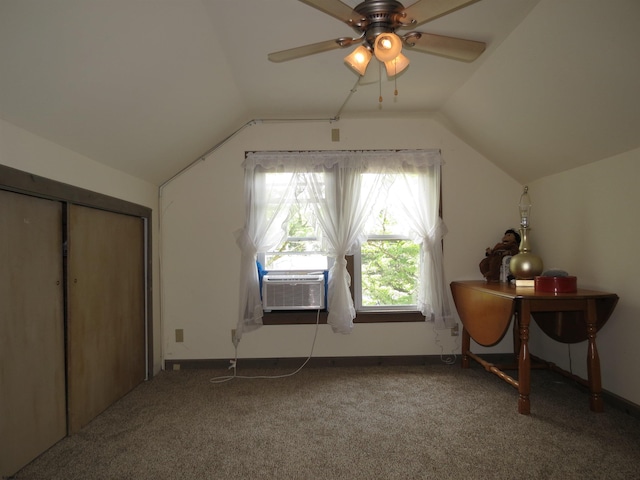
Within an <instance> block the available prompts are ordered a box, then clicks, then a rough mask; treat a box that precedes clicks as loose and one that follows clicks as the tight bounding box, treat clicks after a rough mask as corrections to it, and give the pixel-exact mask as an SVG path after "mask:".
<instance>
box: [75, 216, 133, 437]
mask: <svg viewBox="0 0 640 480" xmlns="http://www.w3.org/2000/svg"><path fill="white" fill-rule="evenodd" d="M68 229H69V249H68V318H67V337H68V340H67V342H68V343H67V356H68V357H67V364H68V367H67V368H68V402H69V431H70V433H75V432H77V431H78V430H80V429H81V428H82V427H83V426H85V425H86V424H88V423H89V422H90V421H91V420H92V419H93V418H94V417H95V416H97V415H98V414H99V413H101V412H102V411H104V410H105V409H106V408H107V407H108V406H109V405H111V404H112V403H114V402H115V401H116V400H118V399H119V398H121V397H122V396H124V395H125V394H126V393H127V392H129V391H130V390H132V389H133V388H134V387H135V386H136V385H138V384H139V383H140V382H142V381H143V380H144V378H145V328H144V326H145V323H144V313H145V306H144V224H143V220H142V219H141V218H139V217H133V216H128V215H121V214H117V213H112V212H106V211H102V210H97V209H94V208H87V207H81V206H76V205H71V206H70V210H69V220H68Z"/></svg>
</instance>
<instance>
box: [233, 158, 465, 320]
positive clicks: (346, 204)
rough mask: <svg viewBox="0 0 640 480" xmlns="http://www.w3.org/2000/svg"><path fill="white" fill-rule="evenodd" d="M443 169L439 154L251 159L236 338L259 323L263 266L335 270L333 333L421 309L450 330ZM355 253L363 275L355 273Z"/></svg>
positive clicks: (330, 314)
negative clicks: (361, 314) (359, 321)
mask: <svg viewBox="0 0 640 480" xmlns="http://www.w3.org/2000/svg"><path fill="white" fill-rule="evenodd" d="M441 163H442V161H441V158H440V152H439V151H437V150H419V151H356V152H346V151H328V152H250V153H248V154H247V158H246V160H245V164H244V166H245V199H246V202H247V220H246V223H245V226H244V228H242V229H240V230H238V231H237V232H236V238H237V243H238V245H239V247H240V248H241V251H242V266H241V268H242V272H241V285H240V294H241V312H240V319H239V321H238V329H237V332H238V331H240V332H241V333H242V331H250V330H252V329H254V328H259V327H260V326H261V325H262V317H263V312H262V308H261V305H260V299H259V293H260V292H259V285H258V283H259V282H258V278H257V273H256V268H255V262H256V259H262V260H263V261H264V265H265V267H266V268H267V269H280V270H316V268H318V269H325V268H327V267H328V268H329V269H330V270H329V285H328V291H329V295H328V298H327V301H328V310H329V312H328V315H327V323H329V324H330V325H331V327H332V328H333V330H334V332H338V333H349V332H350V331H351V329H352V328H353V319H354V318H355V317H356V307H357V309H358V311H374V312H377V313H381V312H389V311H394V312H397V311H412V310H413V311H416V312H417V311H419V312H420V314H421V315H423V316H424V318H426V319H427V320H433V321H434V322H435V323H436V326H437V327H440V328H448V327H449V326H451V325H452V323H453V317H452V316H451V313H450V309H449V306H448V302H447V296H446V294H445V293H444V279H443V269H442V245H441V239H442V236H443V235H444V233H445V228H444V224H443V223H442V220H441V218H440V217H439V202H440V166H441ZM354 254H355V256H356V258H357V262H356V264H357V267H356V268H354V269H351V270H350V269H349V268H348V265H349V262H350V260H349V259H350V258H351V256H352V255H354ZM331 261H333V265H332V264H331ZM316 262H317V263H316ZM401 267H402V268H401ZM354 277H355V278H354ZM352 279H354V281H353V282H352ZM354 285H355V286H356V290H355V292H352V288H353V286H354ZM354 297H355V299H356V302H355V303H354ZM382 314H384V313H382Z"/></svg>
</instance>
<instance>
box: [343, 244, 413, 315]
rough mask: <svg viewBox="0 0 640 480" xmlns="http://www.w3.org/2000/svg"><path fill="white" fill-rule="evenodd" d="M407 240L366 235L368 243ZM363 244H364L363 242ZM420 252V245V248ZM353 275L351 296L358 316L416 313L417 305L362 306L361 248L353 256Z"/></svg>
mask: <svg viewBox="0 0 640 480" xmlns="http://www.w3.org/2000/svg"><path fill="white" fill-rule="evenodd" d="M395 240H409V241H411V239H410V238H409V237H408V236H406V235H368V236H367V240H365V241H366V242H368V241H395ZM363 243H364V242H363ZM420 249H421V250H422V245H421V246H420ZM353 264H354V265H353V272H354V273H353V275H351V296H352V298H353V304H354V307H355V309H356V312H357V313H358V314H360V313H403V312H418V305H417V304H411V305H382V306H365V305H362V246H360V248H358V251H357V252H356V253H355V254H354V255H353Z"/></svg>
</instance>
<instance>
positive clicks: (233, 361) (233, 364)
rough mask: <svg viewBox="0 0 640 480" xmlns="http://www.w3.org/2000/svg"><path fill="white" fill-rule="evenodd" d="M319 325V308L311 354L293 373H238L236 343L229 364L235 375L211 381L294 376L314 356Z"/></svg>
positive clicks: (220, 381)
mask: <svg viewBox="0 0 640 480" xmlns="http://www.w3.org/2000/svg"><path fill="white" fill-rule="evenodd" d="M319 326H320V310H318V313H317V314H316V329H315V332H314V334H313V342H312V343H311V351H310V352H309V356H308V357H307V359H306V360H305V361H304V363H303V364H302V365H300V367H298V368H297V369H296V370H295V371H293V372H291V373H285V374H283V375H238V345H237V344H236V346H235V355H234V359H233V360H231V365H229V370H232V369H233V375H224V376H221V377H214V378H212V379H211V380H209V381H210V382H211V383H224V382H228V381H230V380H233V379H234V378H243V379H249V380H254V379H274V378H286V377H292V376H293V375H295V374H297V373H298V372H300V370H302V369H303V368H304V367H305V365H307V363H309V360H311V357H312V356H313V349H314V348H315V346H316V338H317V337H318V327H319Z"/></svg>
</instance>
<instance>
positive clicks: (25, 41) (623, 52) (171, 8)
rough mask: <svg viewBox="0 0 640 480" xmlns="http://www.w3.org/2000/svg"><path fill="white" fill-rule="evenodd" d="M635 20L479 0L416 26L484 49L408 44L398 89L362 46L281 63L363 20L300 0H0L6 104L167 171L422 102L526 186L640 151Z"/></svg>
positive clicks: (407, 110) (603, 11)
mask: <svg viewBox="0 0 640 480" xmlns="http://www.w3.org/2000/svg"><path fill="white" fill-rule="evenodd" d="M425 1H427V0H425ZM344 3H347V4H348V5H350V6H352V7H353V6H355V5H356V4H357V3H358V1H357V0H344ZM410 3H413V0H407V2H406V5H409V4H410ZM638 19H640V2H638V1H637V0H606V1H605V0H480V1H478V2H477V3H475V4H472V5H471V6H468V7H466V8H464V9H461V10H458V11H456V12H453V13H451V14H449V15H446V16H444V17H442V18H439V19H437V20H434V21H432V22H428V23H426V24H422V25H420V26H419V27H418V28H417V30H421V31H426V32H430V33H439V34H444V35H451V36H459V37H463V38H469V39H473V40H480V41H484V42H486V43H487V45H488V47H487V50H486V51H485V52H484V53H483V54H482V56H481V57H480V58H479V59H478V60H477V61H475V62H473V63H463V62H457V61H454V60H449V59H444V58H441V57H436V56H432V55H427V54H423V53H419V52H408V53H407V56H409V57H410V60H411V66H410V67H409V68H408V69H407V70H406V72H404V73H403V74H401V75H400V76H399V77H398V79H397V88H398V92H399V94H398V96H397V97H394V95H393V90H394V88H395V87H396V84H395V83H394V82H393V81H388V80H387V79H386V78H384V77H383V79H382V83H379V82H378V77H377V76H376V75H375V74H376V71H375V67H374V69H373V72H367V75H366V76H365V78H364V79H363V81H361V82H360V83H357V81H358V77H357V76H356V75H355V74H354V73H353V72H351V71H350V70H349V69H347V68H346V67H345V66H344V64H343V62H342V59H343V57H344V56H345V55H346V54H347V53H348V52H349V51H351V49H352V48H350V49H345V50H334V51H331V52H325V53H321V54H317V55H313V56H310V57H305V58H301V59H297V60H293V61H290V62H285V63H279V64H276V63H271V62H269V61H268V60H267V54H268V53H270V52H273V51H278V50H283V49H287V48H292V47H296V46H300V45H304V44H308V43H315V42H319V41H323V40H329V39H333V38H337V37H342V36H353V35H354V33H355V32H354V31H353V30H351V29H350V28H349V27H347V26H346V25H345V24H343V23H341V22H340V21H338V20H336V19H335V18H333V17H330V16H328V15H326V14H324V13H322V12H320V11H318V10H316V9H314V8H312V7H309V6H308V5H305V4H303V3H301V2H299V1H297V0H180V1H176V0H0V117H1V118H2V119H4V120H5V121H7V122H9V123H12V124H14V125H17V126H19V127H21V128H24V129H26V130H28V131H30V132H32V133H34V134H36V135H39V136H41V137H43V138H46V139H49V140H51V141H53V142H55V143H58V144H60V145H62V146H65V147H67V148H69V149H71V150H74V151H76V152H78V153H81V154H83V155H85V156H87V157H90V158H92V159H94V160H96V161H98V162H101V163H104V164H107V165H110V166H112V167H114V168H117V169H119V170H123V171H125V172H128V173H130V174H132V175H134V176H137V177H140V178H143V179H145V180H148V181H150V182H152V183H155V184H160V183H162V182H163V181H165V180H166V179H168V178H170V177H171V176H172V175H173V174H175V173H176V172H177V171H179V170H180V169H182V168H183V167H184V166H186V165H188V164H189V163H191V162H193V161H194V160H195V159H197V158H198V157H199V156H200V155H202V154H203V153H204V152H206V151H207V150H208V149H210V148H211V147H212V146H214V145H216V144H217V143H218V142H220V141H221V140H223V139H224V138H225V137H226V136H228V135H229V134H230V133H232V132H233V131H235V130H236V129H237V128H239V127H240V126H241V125H243V124H244V123H245V122H247V121H249V120H251V119H258V118H327V119H328V118H334V117H336V116H340V117H341V118H346V117H348V116H368V117H375V116H378V117H385V116H401V115H416V114H418V115H420V114H424V115H429V116H433V117H435V118H438V119H440V120H441V121H442V122H443V123H445V124H446V125H447V126H448V127H449V128H451V129H452V130H453V131H454V132H455V133H456V134H458V135H459V136H460V137H461V138H463V139H464V140H465V141H467V142H468V143H469V144H471V145H472V146H473V147H474V148H476V149H477V150H478V151H480V152H481V153H482V154H484V155H485V156H486V157H487V158H488V159H489V160H491V161H493V162H494V163H496V164H497V165H498V166H499V167H500V168H502V169H503V170H505V171H506V172H507V173H508V174H510V175H511V176H513V177H514V178H515V179H517V180H518V181H520V182H522V183H526V182H528V181H531V180H535V179H537V178H540V177H543V176H547V175H550V174H553V173H556V172H560V171H563V170H566V169H569V168H573V167H576V166H579V165H582V164H585V163H588V162H593V161H597V160H600V159H602V158H607V157H609V156H612V155H615V154H617V153H620V152H624V151H627V150H631V149H634V148H637V147H639V146H640V135H638V132H640V95H638V92H637V90H638V87H637V85H640V62H639V61H638V60H637V57H638V53H637V50H638V47H639V46H640V29H638V28H637V22H638ZM370 70H371V68H370ZM372 73H373V75H372ZM380 92H382V96H383V102H382V104H379V103H378V96H379V94H380Z"/></svg>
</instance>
